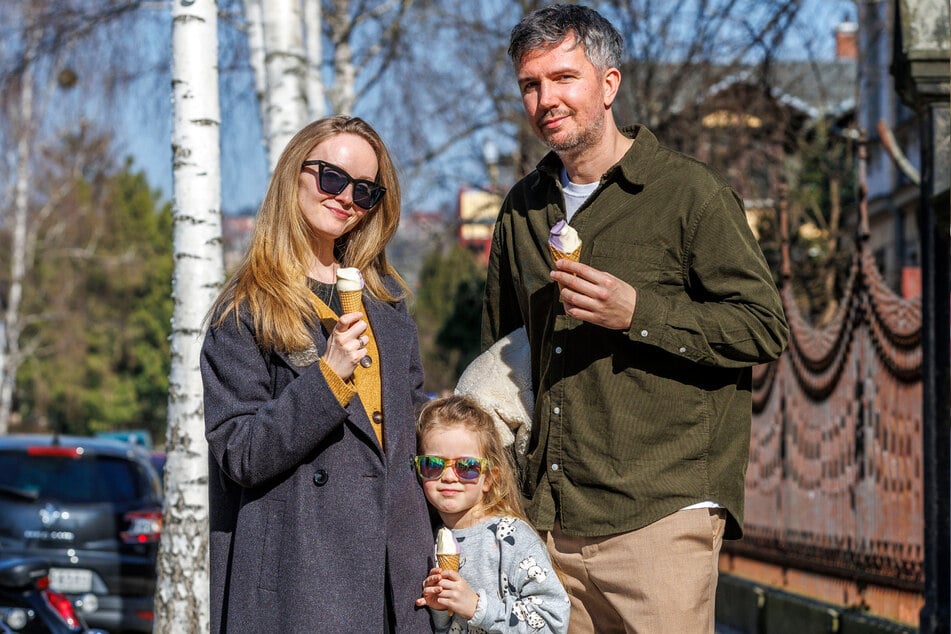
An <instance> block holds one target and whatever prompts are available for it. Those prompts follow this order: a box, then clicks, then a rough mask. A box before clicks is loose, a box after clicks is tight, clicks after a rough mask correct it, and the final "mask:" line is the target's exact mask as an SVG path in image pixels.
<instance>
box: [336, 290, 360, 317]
mask: <svg viewBox="0 0 951 634" xmlns="http://www.w3.org/2000/svg"><path fill="white" fill-rule="evenodd" d="M337 294H338V295H340V309H341V310H342V311H343V312H344V313H362V312H363V292H362V291H337Z"/></svg>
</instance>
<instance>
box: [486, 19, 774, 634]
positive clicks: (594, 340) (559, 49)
mask: <svg viewBox="0 0 951 634" xmlns="http://www.w3.org/2000/svg"><path fill="white" fill-rule="evenodd" d="M621 50H622V42H621V37H620V35H619V34H618V32H617V31H616V30H615V29H614V28H613V27H612V26H611V24H610V23H608V22H607V21H606V20H605V19H604V18H603V17H602V16H601V15H599V14H598V13H597V12H595V11H593V10H590V9H588V8H586V7H582V6H577V5H553V6H549V7H547V8H543V9H540V10H538V11H536V12H534V13H532V14H531V15H528V16H526V17H525V18H524V19H523V20H522V21H521V22H520V23H519V24H518V25H517V26H516V27H515V28H514V29H513V31H512V35H511V45H510V47H509V55H510V56H511V58H512V61H513V63H514V67H515V70H516V74H517V78H518V85H519V87H520V89H521V94H522V103H523V106H524V108H525V112H526V114H527V115H528V119H529V122H530V123H531V126H532V128H533V130H534V131H535V133H536V134H537V135H538V136H539V137H540V138H541V139H542V140H543V141H544V142H545V143H546V144H548V146H549V147H550V148H551V149H552V152H550V153H549V154H548V155H547V156H546V157H545V158H544V159H543V160H542V161H541V162H540V163H539V164H538V167H537V168H536V170H535V171H533V172H532V173H530V174H529V175H528V176H526V177H525V178H524V179H522V180H521V181H520V182H519V183H517V184H516V185H515V186H514V187H513V188H512V190H511V192H509V195H508V197H507V198H506V200H505V202H504V204H503V207H502V210H501V212H500V214H499V219H498V222H497V224H496V228H495V234H494V238H493V244H492V252H491V257H490V261H489V271H488V279H487V285H486V295H485V306H484V312H483V333H482V335H483V341H482V343H483V348H487V347H488V346H490V345H491V344H492V342H494V341H496V340H497V339H499V338H501V337H503V336H505V335H506V334H507V333H509V332H511V331H512V330H514V329H516V328H518V327H520V326H524V327H525V329H526V331H527V333H528V339H529V342H530V347H531V361H532V377H533V378H532V382H533V387H534V390H535V394H536V403H535V414H534V421H533V425H532V434H531V438H530V440H529V443H528V450H527V464H526V467H525V469H524V470H523V472H522V474H521V487H522V493H523V496H524V499H525V504H526V510H527V512H528V514H529V517H530V518H531V520H532V521H533V522H534V523H535V525H536V527H537V528H538V529H539V530H540V531H542V532H543V533H544V534H545V535H546V539H547V543H548V547H549V549H550V551H551V554H552V557H553V559H554V561H555V563H556V564H557V565H558V566H559V567H560V568H561V570H562V572H564V573H565V579H566V583H567V585H568V590H569V593H570V594H571V596H572V613H571V624H570V630H571V632H573V633H579V632H598V633H599V634H604V633H610V632H648V633H650V634H657V633H663V632H674V633H676V634H683V633H684V632H690V633H694V632H713V627H714V595H715V591H716V581H717V558H718V555H719V551H720V545H721V543H722V539H723V538H724V537H726V538H728V539H729V538H738V537H740V535H741V532H742V529H741V523H742V518H743V481H744V473H745V471H746V464H747V458H748V452H749V438H750V417H751V413H750V412H751V394H750V381H751V367H752V366H753V365H755V364H757V363H761V362H765V361H770V360H773V359H776V358H777V357H778V356H779V355H780V353H781V352H782V350H783V348H784V347H785V345H786V341H787V338H788V327H787V325H786V322H785V318H784V316H783V312H782V307H781V304H780V299H779V295H778V293H777V291H776V287H775V285H774V284H773V282H772V276H771V274H770V271H769V269H768V267H767V264H766V261H765V259H764V258H763V255H762V252H761V251H760V249H759V247H758V245H757V243H756V240H755V239H754V237H753V235H752V232H751V231H750V229H749V227H748V226H747V224H746V217H745V214H744V212H743V208H742V203H741V201H740V199H739V197H738V196H737V195H736V193H735V192H734V191H733V190H732V189H731V188H730V186H729V185H728V184H727V183H726V182H724V181H723V180H722V179H721V178H720V177H719V176H718V175H716V174H715V173H713V172H712V171H711V170H710V169H708V168H707V167H706V166H704V165H703V164H701V163H699V162H697V161H695V160H693V159H690V158H688V157H685V156H682V155H680V154H677V153H675V152H673V151H671V150H669V149H667V148H665V147H663V146H661V145H659V144H658V141H657V139H656V138H655V137H654V136H653V135H652V134H651V132H650V131H649V130H647V129H646V128H644V127H643V126H636V127H633V128H631V129H625V130H620V129H618V127H617V126H616V124H615V122H614V117H613V114H612V111H611V106H612V103H613V102H614V99H615V97H616V95H617V91H618V86H619V84H620V82H621V73H620V71H619V70H618V66H619V64H620V57H621ZM563 219H566V220H568V221H569V223H570V226H572V227H573V228H575V229H576V230H577V232H578V233H579V235H580V237H581V239H582V247H581V255H580V262H572V261H569V260H567V259H559V260H558V261H557V262H555V261H553V259H552V256H551V255H550V254H549V252H548V249H547V245H546V242H547V238H548V233H549V229H550V228H551V227H552V226H553V225H554V224H555V223H557V222H558V221H559V220H563ZM559 286H561V287H562V290H560V291H559Z"/></svg>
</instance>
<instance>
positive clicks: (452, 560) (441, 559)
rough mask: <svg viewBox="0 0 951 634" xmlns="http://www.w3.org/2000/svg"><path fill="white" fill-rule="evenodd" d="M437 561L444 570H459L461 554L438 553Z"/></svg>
mask: <svg viewBox="0 0 951 634" xmlns="http://www.w3.org/2000/svg"><path fill="white" fill-rule="evenodd" d="M436 563H437V564H438V565H439V567H440V568H441V569H443V570H455V571H456V572H459V555H436Z"/></svg>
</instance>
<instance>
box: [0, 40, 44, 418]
mask: <svg viewBox="0 0 951 634" xmlns="http://www.w3.org/2000/svg"><path fill="white" fill-rule="evenodd" d="M26 40H27V46H26V54H25V55H24V71H23V74H22V76H21V78H20V98H19V106H20V108H19V109H20V121H19V122H18V124H17V125H16V129H17V134H16V136H17V137H18V138H17V150H16V181H15V184H14V201H13V235H12V241H11V248H10V282H9V288H8V290H7V297H6V310H5V311H4V316H3V325H2V332H0V334H2V336H3V338H2V341H0V343H2V345H3V347H2V351H0V434H6V433H7V430H8V429H9V427H10V413H11V410H12V404H13V389H14V387H15V386H16V375H17V368H19V367H20V363H21V361H22V357H21V351H20V334H21V332H22V330H23V319H22V315H21V314H20V303H21V301H22V299H23V279H24V276H25V273H26V241H27V213H28V207H29V192H30V160H31V153H30V150H31V148H32V145H33V143H32V142H33V134H32V131H33V130H34V129H35V128H34V125H35V124H34V121H33V68H34V66H33V59H34V56H35V53H36V36H35V31H34V30H33V29H28V31H27V36H26Z"/></svg>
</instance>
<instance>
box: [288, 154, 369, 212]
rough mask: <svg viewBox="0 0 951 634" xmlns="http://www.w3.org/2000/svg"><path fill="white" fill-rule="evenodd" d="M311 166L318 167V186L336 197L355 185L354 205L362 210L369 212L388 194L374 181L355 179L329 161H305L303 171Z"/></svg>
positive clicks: (302, 165)
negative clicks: (348, 186)
mask: <svg viewBox="0 0 951 634" xmlns="http://www.w3.org/2000/svg"><path fill="white" fill-rule="evenodd" d="M309 165H316V166H317V185H318V186H319V187H320V189H321V190H322V191H324V192H325V193H328V194H330V195H331V196H336V195H337V194H339V193H340V192H342V191H343V190H345V189H346V188H347V185H349V184H350V183H353V204H354V205H356V206H358V207H360V208H361V209H364V210H367V211H369V210H370V209H372V208H373V206H374V205H376V204H377V203H378V202H380V198H382V197H383V194H384V193H386V188H385V187H383V186H382V185H378V184H377V183H374V182H373V181H368V180H364V179H362V178H353V177H352V176H350V174H348V173H347V172H346V170H344V169H343V168H341V167H337V166H336V165H334V164H333V163H328V162H327V161H304V162H303V164H301V169H303V168H305V167H308V166H309Z"/></svg>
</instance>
